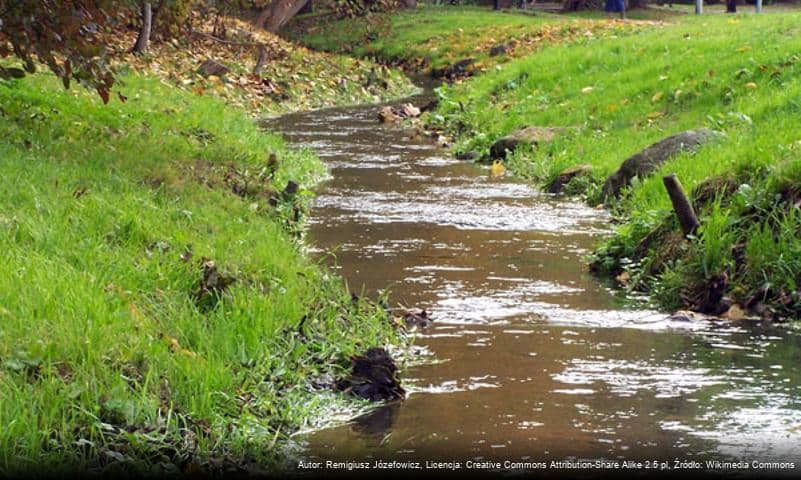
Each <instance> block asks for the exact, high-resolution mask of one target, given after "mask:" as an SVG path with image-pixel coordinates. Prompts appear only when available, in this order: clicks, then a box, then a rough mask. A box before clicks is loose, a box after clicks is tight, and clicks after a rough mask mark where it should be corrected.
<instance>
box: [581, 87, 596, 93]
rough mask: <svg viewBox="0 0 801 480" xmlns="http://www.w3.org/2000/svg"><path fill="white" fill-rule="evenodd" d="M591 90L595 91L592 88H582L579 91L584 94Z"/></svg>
mask: <svg viewBox="0 0 801 480" xmlns="http://www.w3.org/2000/svg"><path fill="white" fill-rule="evenodd" d="M593 90H595V89H594V88H593V87H584V88H582V89H581V93H584V94H586V93H590V92H592V91H593Z"/></svg>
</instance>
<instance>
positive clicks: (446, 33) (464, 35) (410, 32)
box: [289, 6, 647, 73]
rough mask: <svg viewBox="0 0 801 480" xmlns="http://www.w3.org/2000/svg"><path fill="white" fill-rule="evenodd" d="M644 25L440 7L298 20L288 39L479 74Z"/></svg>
mask: <svg viewBox="0 0 801 480" xmlns="http://www.w3.org/2000/svg"><path fill="white" fill-rule="evenodd" d="M643 23H647V22H630V23H622V22H595V21H591V20H586V19H578V18H574V17H568V16H562V15H554V14H548V13H534V12H529V13H520V12H519V11H510V12H506V11H504V12H492V11H490V10H488V9H486V8H481V7H453V6H443V7H425V8H418V9H416V10H402V11H398V12H395V13H393V14H391V15H384V16H374V17H372V18H371V20H369V21H365V20H364V19H358V18H356V19H345V20H336V21H332V20H329V21H325V20H322V21H321V20H320V19H319V18H317V17H312V18H310V19H308V20H307V21H304V20H303V18H302V17H301V18H300V19H299V20H297V21H296V23H295V26H294V28H293V27H292V26H290V28H289V34H290V36H292V38H294V39H295V40H297V41H299V42H300V43H302V44H304V45H307V46H309V47H310V48H313V49H315V50H320V51H326V52H335V53H347V54H350V55H356V56H359V57H374V58H377V59H379V60H381V61H384V62H389V63H395V64H399V65H402V66H404V67H407V68H410V69H414V70H419V71H425V72H431V71H432V69H444V68H446V67H448V66H450V65H452V64H454V63H456V62H459V61H462V60H465V59H472V60H473V63H472V64H471V65H470V66H469V73H479V72H486V71H490V70H492V69H494V68H495V67H496V66H497V65H499V64H502V63H505V62H507V61H509V60H511V59H514V58H520V57H525V56H527V55H530V54H531V53H532V52H534V51H536V50H538V49H539V48H541V47H543V46H545V45H548V44H551V43H556V42H564V41H573V40H578V39H589V38H596V37H604V36H610V35H617V34H620V33H624V32H626V31H631V30H635V29H637V28H638V27H639V26H641V25H642V24H643ZM494 47H495V48H496V50H495V51H494V52H493V48H494Z"/></svg>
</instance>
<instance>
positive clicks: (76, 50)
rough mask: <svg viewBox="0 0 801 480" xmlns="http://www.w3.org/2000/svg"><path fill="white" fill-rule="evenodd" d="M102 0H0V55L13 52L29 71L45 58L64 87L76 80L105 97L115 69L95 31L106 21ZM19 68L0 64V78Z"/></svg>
mask: <svg viewBox="0 0 801 480" xmlns="http://www.w3.org/2000/svg"><path fill="white" fill-rule="evenodd" d="M107 6H111V2H107V1H105V0H80V1H79V0H59V1H56V0H0V58H5V57H7V56H9V55H11V54H12V53H13V55H15V56H16V57H17V58H19V59H20V60H22V62H23V64H24V65H25V70H26V71H27V72H28V73H34V72H35V71H36V63H37V62H41V63H44V64H46V65H47V66H48V67H49V68H50V70H51V71H52V72H53V73H55V74H56V76H58V77H59V78H60V79H61V81H62V83H63V84H64V87H65V88H69V85H70V82H71V81H72V80H76V81H78V82H79V83H81V84H82V85H84V86H86V87H89V88H92V89H95V90H96V91H97V93H98V94H99V95H100V97H101V98H103V101H104V102H108V100H109V96H110V94H111V87H112V86H113V85H114V74H113V72H112V71H111V69H110V68H109V66H108V64H107V63H106V61H105V49H104V46H103V45H101V44H100V43H99V42H98V41H97V33H98V30H99V29H100V28H102V26H103V24H104V23H105V22H107V20H108V15H107V13H106V12H105V11H104V10H103V9H104V7H107ZM20 76H23V75H21V71H20V70H18V69H15V70H9V69H8V68H4V67H0V80H2V79H4V78H5V79H9V78H10V77H16V78H19V77H20Z"/></svg>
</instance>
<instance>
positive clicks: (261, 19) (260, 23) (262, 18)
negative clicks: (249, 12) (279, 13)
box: [255, 4, 273, 29]
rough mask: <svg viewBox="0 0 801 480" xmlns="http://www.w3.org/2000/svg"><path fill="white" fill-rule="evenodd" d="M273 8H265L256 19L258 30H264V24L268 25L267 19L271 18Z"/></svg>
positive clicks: (270, 6)
mask: <svg viewBox="0 0 801 480" xmlns="http://www.w3.org/2000/svg"><path fill="white" fill-rule="evenodd" d="M272 9H273V6H272V4H270V5H268V6H266V7H264V8H262V9H261V12H259V16H258V17H256V22H255V23H256V28H258V29H262V28H264V24H265V23H267V19H268V18H270V12H271V11H272Z"/></svg>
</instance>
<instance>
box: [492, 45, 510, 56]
mask: <svg viewBox="0 0 801 480" xmlns="http://www.w3.org/2000/svg"><path fill="white" fill-rule="evenodd" d="M508 51H509V45H506V44H505V43H499V44H498V45H495V46H494V47H492V48H490V57H497V56H499V55H504V54H506V52H508Z"/></svg>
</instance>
